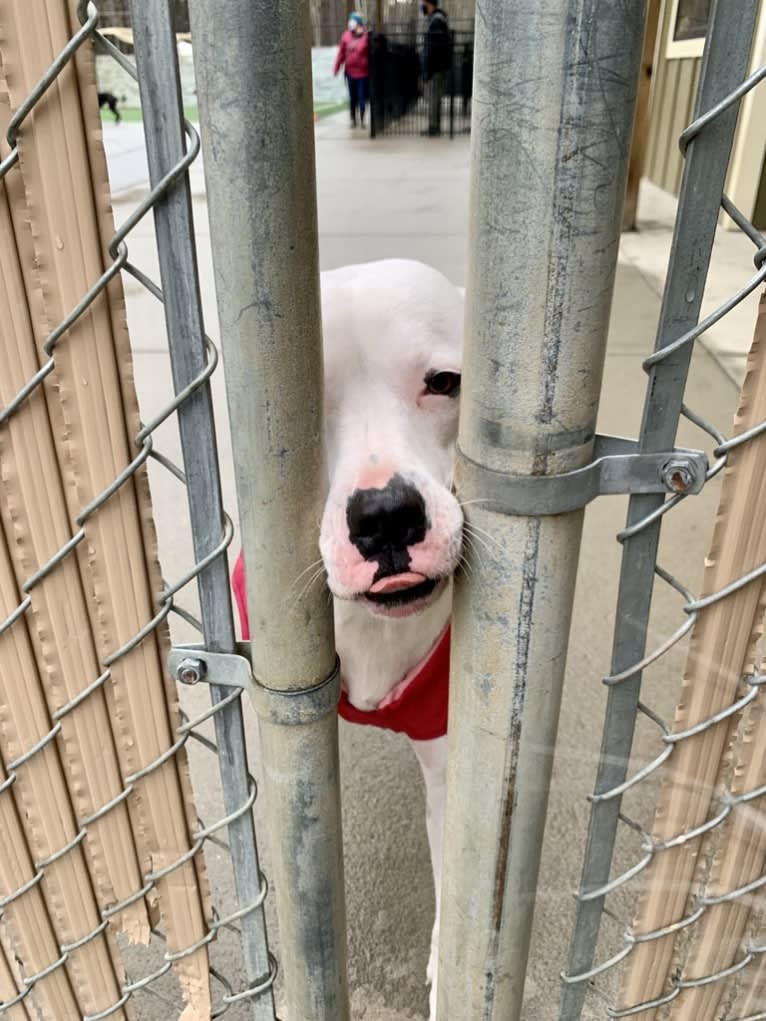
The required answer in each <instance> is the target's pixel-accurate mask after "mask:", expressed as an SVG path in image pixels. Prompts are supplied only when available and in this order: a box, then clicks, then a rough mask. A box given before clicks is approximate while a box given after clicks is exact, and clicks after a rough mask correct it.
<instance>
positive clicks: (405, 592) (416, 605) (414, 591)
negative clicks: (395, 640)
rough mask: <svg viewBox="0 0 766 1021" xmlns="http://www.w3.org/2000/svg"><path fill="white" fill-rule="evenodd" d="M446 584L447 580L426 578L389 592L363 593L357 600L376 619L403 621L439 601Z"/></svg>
mask: <svg viewBox="0 0 766 1021" xmlns="http://www.w3.org/2000/svg"><path fill="white" fill-rule="evenodd" d="M446 584H447V579H446V578H425V579H424V580H423V581H421V582H419V583H418V584H416V585H410V586H407V587H406V588H397V589H395V590H393V591H389V592H372V591H368V592H361V593H360V594H359V595H358V596H357V597H356V599H357V602H360V603H362V605H363V606H364V607H365V608H366V609H367V610H369V612H370V613H371V614H372V615H373V616H375V617H388V618H389V619H393V620H401V619H402V618H403V617H414V616H415V615H417V614H418V613H422V612H423V610H425V609H426V607H428V606H430V605H431V604H432V603H433V602H435V600H436V599H438V597H439V596H440V595H441V593H442V592H443V590H444V586H445V585H446Z"/></svg>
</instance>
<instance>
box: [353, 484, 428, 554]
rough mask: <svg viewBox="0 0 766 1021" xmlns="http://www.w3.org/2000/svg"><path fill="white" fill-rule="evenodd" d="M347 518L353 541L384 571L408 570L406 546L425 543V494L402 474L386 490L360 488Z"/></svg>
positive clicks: (426, 523) (426, 524)
mask: <svg viewBox="0 0 766 1021" xmlns="http://www.w3.org/2000/svg"><path fill="white" fill-rule="evenodd" d="M346 521H347V523H348V535H349V538H350V539H351V542H352V543H353V544H354V546H356V548H357V549H358V550H359V552H360V553H361V554H362V556H363V557H364V558H365V559H366V560H378V561H379V562H380V568H381V572H382V573H384V574H396V573H398V572H400V571H406V570H407V567H408V565H409V560H410V558H409V555H408V553H407V547H408V546H413V545H414V544H415V543H416V542H422V540H423V539H424V538H425V535H426V529H427V528H428V519H427V517H426V505H425V501H424V499H423V497H422V496H421V494H420V493H419V492H418V490H417V489H416V488H415V486H413V485H411V484H410V483H409V482H405V480H404V479H403V478H402V477H401V475H394V476H393V477H392V478H391V481H390V482H389V483H388V484H387V485H386V486H385V487H384V488H383V489H357V490H356V491H355V492H354V493H353V494H352V495H351V497H350V498H349V501H348V504H347V505H346ZM383 560H386V564H385V565H384V563H383ZM388 561H391V562H390V563H388Z"/></svg>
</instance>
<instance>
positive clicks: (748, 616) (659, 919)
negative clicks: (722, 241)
mask: <svg viewBox="0 0 766 1021" xmlns="http://www.w3.org/2000/svg"><path fill="white" fill-rule="evenodd" d="M764 308H765V306H764V298H762V299H761V305H760V310H759V316H758V325H757V327H756V339H755V340H754V344H753V349H754V352H756V351H757V349H758V346H759V344H760V342H761V339H762V337H763V331H764V325H765V324H764V315H765V314H766V313H765V312H764ZM761 361H762V359H760V358H756V357H755V355H754V356H753V357H752V358H751V361H750V367H749V372H748V375H747V378H746V380H745V385H744V388H743V392H742V397H741V403H740V408H739V412H738V414H737V417H736V419H735V434H739V433H742V432H745V431H746V430H747V429H749V428H751V427H752V426H754V425H756V424H758V423H759V422H761V421H763V420H764V419H766V372H763V371H760V370H761V365H760V362H761ZM756 368H757V369H758V370H759V371H755V369H756ZM763 507H766V435H764V434H762V435H760V436H759V437H757V438H756V439H753V440H750V441H749V442H748V443H745V444H743V445H742V446H740V447H737V448H735V449H734V450H732V451H731V452H730V454H729V462H728V465H727V467H726V469H725V472H724V477H723V484H722V488H721V498H720V503H719V507H718V514H717V517H716V522H715V529H714V532H713V540H712V546H711V551H710V554H709V556H708V558H707V560H706V562H705V572H704V579H703V586H702V595H703V596H706V595H711V594H713V593H715V592H717V591H719V590H720V589H722V588H724V587H725V586H726V585H728V584H729V583H731V582H733V581H735V580H736V579H738V578H740V577H742V576H743V575H745V574H747V573H748V572H749V571H752V570H753V569H754V568H757V567H760V566H761V565H762V564H763V563H765V562H766V515H764V514H763V513H761V512H759V509H761V510H762V508H763ZM762 588H763V583H762V581H761V579H757V580H756V581H754V582H751V583H750V584H748V585H747V586H745V587H744V588H742V589H740V590H739V591H738V592H736V593H735V594H734V595H731V596H729V597H728V598H727V599H724V600H721V601H720V602H716V603H714V604H713V605H711V606H710V607H708V608H707V609H705V610H702V611H701V613H700V616H699V618H698V620H697V622H696V624H695V626H694V628H693V630H692V633H691V639H690V644H689V653H688V658H687V664H686V670H685V673H684V678H683V682H682V685H681V693H680V697H679V701H678V706H677V709H676V715H675V719H674V723H673V730H674V731H682V730H686V729H687V728H688V727H691V726H693V725H695V724H697V723H699V722H702V721H704V720H706V719H708V718H709V717H710V716H712V715H714V714H715V713H717V712H719V711H720V710H722V709H725V708H726V707H727V706H729V705H731V704H732V702H734V700H735V699H736V697H737V690H738V687H739V684H740V679H741V677H742V675H743V673H744V672H745V670H746V667H747V666H748V664H749V663H750V664H752V657H753V654H754V643H755V641H756V639H757V637H758V635H759V634H760V627H761V620H762V606H761V596H762ZM727 735H728V722H727V721H725V720H724V721H722V722H721V723H719V724H717V725H715V726H713V727H710V728H708V729H707V730H705V731H703V732H702V733H700V734H697V735H695V736H693V737H690V738H687V739H685V740H683V741H681V742H680V743H679V745H678V747H677V748H676V749H675V751H674V753H673V755H672V756H671V758H670V759H669V762H668V766H667V767H666V769H665V772H664V775H663V778H662V785H661V789H660V793H659V796H658V800H657V806H656V810H655V820H654V827H653V830H652V837H653V839H654V840H655V841H656V842H662V841H665V840H670V839H672V838H674V837H676V836H678V835H679V834H681V833H685V832H688V831H690V830H692V829H694V828H695V827H697V826H700V825H701V824H702V823H704V822H705V820H706V819H707V818H708V815H709V812H710V809H711V803H712V799H713V793H714V789H715V783H716V778H717V775H718V771H719V766H720V763H721V758H722V755H723V754H724V750H725V746H726V740H727ZM699 850H700V838H698V839H697V840H694V841H691V842H689V843H687V844H684V845H682V846H681V847H678V848H670V849H668V850H665V851H660V852H658V853H657V855H656V857H655V858H654V861H653V862H652V864H651V865H650V867H649V868H648V870H647V871H646V872H645V873H644V875H643V877H642V879H643V887H642V889H643V892H642V894H641V896H640V898H639V903H638V910H637V917H636V921H635V924H634V929H635V931H636V933H645V932H651V931H653V930H655V929H658V928H661V927H663V926H665V925H668V924H670V923H672V922H676V921H679V920H680V919H682V918H683V917H684V915H685V913H686V911H687V899H688V896H689V893H690V889H691V882H692V877H693V875H694V869H695V864H696V862H697V858H698V854H699ZM673 948H674V940H673V937H672V936H665V937H663V938H661V939H656V940H651V941H649V942H646V943H639V944H638V945H637V946H636V947H635V950H634V951H633V953H632V954H631V955H630V957H629V959H628V965H627V968H626V973H625V975H624V978H623V983H622V988H621V992H620V998H619V1004H620V1006H621V1007H628V1006H632V1005H635V1004H638V1003H641V1002H645V1001H647V1000H652V999H654V998H655V997H657V996H659V995H660V994H661V993H662V992H663V991H664V990H665V989H666V988H667V981H668V975H669V971H670V965H671V960H672V956H673ZM655 1014H656V1010H645V1011H643V1012H641V1013H639V1014H636V1015H634V1017H636V1018H638V1019H640V1021H648V1019H649V1018H652V1017H654V1015H655Z"/></svg>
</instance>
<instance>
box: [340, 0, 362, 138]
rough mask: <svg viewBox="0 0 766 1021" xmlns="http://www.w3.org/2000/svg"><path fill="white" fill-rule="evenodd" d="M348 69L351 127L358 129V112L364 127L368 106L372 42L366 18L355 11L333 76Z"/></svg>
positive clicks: (342, 37)
mask: <svg viewBox="0 0 766 1021" xmlns="http://www.w3.org/2000/svg"><path fill="white" fill-rule="evenodd" d="M344 64H345V67H346V83H347V84H348V95H349V100H350V102H351V126H352V127H356V112H357V110H358V111H359V122H360V124H361V126H362V127H364V111H365V108H366V106H367V82H368V79H369V73H370V40H369V36H368V34H367V29H366V28H365V26H364V18H363V17H362V15H361V14H357V12H356V11H353V12H352V13H351V14H349V16H348V27H347V28H346V31H345V32H344V33H343V35H342V36H341V37H340V44H339V45H338V56H337V57H336V58H335V67H334V68H333V74H336V75H337V73H338V71H340V69H341V67H343V65H344Z"/></svg>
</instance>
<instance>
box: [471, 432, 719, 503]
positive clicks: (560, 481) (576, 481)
mask: <svg viewBox="0 0 766 1021" xmlns="http://www.w3.org/2000/svg"><path fill="white" fill-rule="evenodd" d="M707 470H708V459H707V455H706V454H705V453H704V451H701V450H687V449H685V448H682V447H679V448H676V449H674V450H671V451H665V452H660V453H639V452H638V442H637V441H636V440H631V439H624V438H623V437H621V436H602V435H600V434H598V435H596V437H595V442H594V446H593V460H592V461H591V462H590V464H587V465H585V466H584V467H583V468H578V469H577V470H576V471H571V472H565V473H563V474H561V475H509V474H506V473H504V472H497V471H493V470H492V469H490V468H485V467H483V466H482V465H479V464H477V463H476V462H475V461H473V460H471V458H470V457H467V456H466V455H465V454H464V453H463V452H462V451H460V450H459V451H458V459H457V467H456V469H455V478H456V482H457V484H458V487H459V490H460V494H461V498H462V499H477V500H481V501H482V503H484V504H486V506H487V508H488V509H492V510H495V511H497V512H499V513H503V514H519V515H532V516H537V515H548V514H567V513H569V512H570V511H575V510H579V509H580V508H581V507H584V506H585V505H586V504H588V503H590V501H591V500H594V499H595V498H596V497H597V496H607V495H617V494H623V495H624V494H633V493H664V492H666V493H683V494H685V495H690V494H693V493H699V492H700V490H701V489H702V487H703V486H704V484H705V479H706V476H707Z"/></svg>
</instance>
